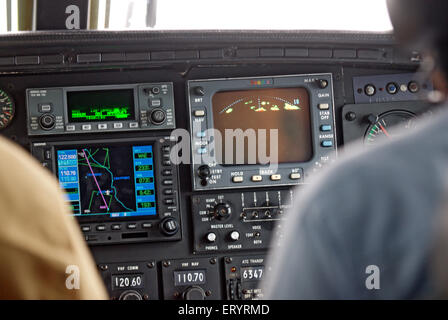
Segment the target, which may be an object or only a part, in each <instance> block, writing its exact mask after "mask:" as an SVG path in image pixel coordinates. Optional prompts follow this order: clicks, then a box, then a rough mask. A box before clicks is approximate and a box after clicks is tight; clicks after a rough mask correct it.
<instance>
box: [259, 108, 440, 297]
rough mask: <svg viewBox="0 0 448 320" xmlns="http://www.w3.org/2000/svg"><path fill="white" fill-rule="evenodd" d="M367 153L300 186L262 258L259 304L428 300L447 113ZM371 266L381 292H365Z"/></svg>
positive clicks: (356, 153)
mask: <svg viewBox="0 0 448 320" xmlns="http://www.w3.org/2000/svg"><path fill="white" fill-rule="evenodd" d="M361 149H364V150H361ZM365 149H366V148H362V147H361V146H358V147H357V148H353V147H352V148H351V149H350V148H347V149H346V150H345V152H344V154H346V155H348V156H345V158H344V156H342V157H340V158H339V160H338V162H337V164H335V165H333V166H332V167H330V168H328V170H326V171H325V172H324V173H322V174H320V175H319V176H318V177H316V179H315V181H313V182H312V183H311V184H310V185H308V186H306V187H301V188H299V190H298V191H297V196H296V199H295V203H294V206H293V208H294V209H293V210H291V211H290V212H289V213H287V214H288V215H287V221H288V223H287V224H286V225H284V238H283V240H282V241H281V242H280V244H281V247H277V248H275V247H274V248H273V250H271V255H270V256H269V259H268V264H270V265H271V266H272V270H270V272H269V274H268V273H266V276H267V279H266V282H265V283H264V290H265V298H267V299H418V298H431V297H434V295H435V282H434V279H433V278H432V273H431V269H430V268H431V265H430V259H431V254H432V248H433V245H434V239H435V234H436V230H437V229H436V227H437V225H438V219H439V218H440V216H441V215H440V213H441V212H443V206H444V202H443V199H444V197H446V196H447V195H448V192H447V188H446V187H447V186H446V185H447V182H448V179H447V178H448V111H443V112H439V113H438V114H436V116H433V117H431V119H429V120H422V121H421V122H420V123H419V125H418V126H417V128H416V129H415V130H414V131H413V132H411V133H408V134H407V135H406V136H402V137H401V138H398V139H395V140H390V141H387V142H385V143H383V144H381V145H380V146H377V147H372V148H369V149H368V150H365ZM273 244H275V241H274V243H273ZM370 265H374V266H377V267H378V268H379V284H380V289H379V290H375V289H372V290H369V289H368V288H367V287H366V280H367V278H368V277H369V275H370V274H371V273H366V268H367V267H368V266H370Z"/></svg>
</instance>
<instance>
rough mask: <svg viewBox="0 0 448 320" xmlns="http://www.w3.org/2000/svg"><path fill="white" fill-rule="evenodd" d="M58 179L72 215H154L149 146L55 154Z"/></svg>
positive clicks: (97, 148) (151, 156) (78, 148)
mask: <svg viewBox="0 0 448 320" xmlns="http://www.w3.org/2000/svg"><path fill="white" fill-rule="evenodd" d="M57 157H58V160H57V161H58V178H59V183H60V185H61V187H62V188H63V189H64V191H65V192H66V194H67V196H68V201H69V204H70V206H71V209H72V210H73V214H74V215H81V216H86V215H89V216H92V215H96V216H97V215H108V216H110V217H129V216H141V215H156V214H157V211H156V198H155V197H156V195H155V183H154V167H153V165H154V164H153V153H152V146H151V145H147V146H104V147H76V148H72V149H63V150H62V149H61V150H57Z"/></svg>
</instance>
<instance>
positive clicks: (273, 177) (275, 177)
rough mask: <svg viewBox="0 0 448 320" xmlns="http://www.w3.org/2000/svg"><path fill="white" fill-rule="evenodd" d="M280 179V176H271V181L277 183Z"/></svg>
mask: <svg viewBox="0 0 448 320" xmlns="http://www.w3.org/2000/svg"><path fill="white" fill-rule="evenodd" d="M281 179H282V175H281V174H273V175H271V180H272V181H278V180H281Z"/></svg>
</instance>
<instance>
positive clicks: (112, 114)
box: [67, 89, 135, 122]
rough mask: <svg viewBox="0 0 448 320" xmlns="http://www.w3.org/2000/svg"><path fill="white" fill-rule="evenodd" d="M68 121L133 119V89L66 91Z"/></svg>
mask: <svg viewBox="0 0 448 320" xmlns="http://www.w3.org/2000/svg"><path fill="white" fill-rule="evenodd" d="M67 112H68V120H69V122H98V121H123V120H135V106H134V90H133V89H119V90H97V91H69V92H67Z"/></svg>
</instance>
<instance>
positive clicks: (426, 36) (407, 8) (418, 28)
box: [387, 0, 448, 75]
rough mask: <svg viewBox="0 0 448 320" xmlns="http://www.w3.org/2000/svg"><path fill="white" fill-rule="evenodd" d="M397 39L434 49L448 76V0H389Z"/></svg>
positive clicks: (420, 47)
mask: <svg viewBox="0 0 448 320" xmlns="http://www.w3.org/2000/svg"><path fill="white" fill-rule="evenodd" d="M387 6H388V9H389V15H390V19H391V21H392V25H393V26H394V32H395V35H396V37H397V39H398V40H399V41H401V42H403V43H408V44H410V45H411V46H412V47H413V48H415V49H417V50H427V49H430V50H432V53H433V54H434V57H435V58H436V60H437V62H438V65H439V66H440V68H441V69H442V70H443V71H444V72H445V74H446V75H448V0H387Z"/></svg>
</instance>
